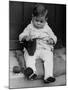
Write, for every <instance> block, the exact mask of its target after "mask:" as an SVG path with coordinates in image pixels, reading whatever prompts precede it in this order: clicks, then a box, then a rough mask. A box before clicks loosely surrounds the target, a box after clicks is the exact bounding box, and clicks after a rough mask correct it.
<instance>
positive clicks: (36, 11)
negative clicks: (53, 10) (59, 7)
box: [33, 4, 48, 17]
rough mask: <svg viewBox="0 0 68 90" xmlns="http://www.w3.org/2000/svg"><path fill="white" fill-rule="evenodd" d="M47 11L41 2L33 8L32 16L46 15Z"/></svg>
mask: <svg viewBox="0 0 68 90" xmlns="http://www.w3.org/2000/svg"><path fill="white" fill-rule="evenodd" d="M47 13H48V10H47V8H45V7H44V5H41V4H36V5H35V7H34V8H33V16H34V17H38V16H44V15H45V16H46V15H47Z"/></svg>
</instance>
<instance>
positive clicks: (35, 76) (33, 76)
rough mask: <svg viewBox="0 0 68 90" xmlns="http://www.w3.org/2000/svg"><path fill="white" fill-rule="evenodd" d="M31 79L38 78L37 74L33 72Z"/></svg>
mask: <svg viewBox="0 0 68 90" xmlns="http://www.w3.org/2000/svg"><path fill="white" fill-rule="evenodd" d="M29 79H30V80H36V79H37V75H36V74H34V73H33V74H32V75H30V76H29Z"/></svg>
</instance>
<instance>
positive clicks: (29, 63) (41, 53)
mask: <svg viewBox="0 0 68 90" xmlns="http://www.w3.org/2000/svg"><path fill="white" fill-rule="evenodd" d="M24 58H25V61H26V67H30V68H32V69H33V71H34V72H36V59H38V58H41V59H42V60H43V61H44V71H45V72H44V80H46V79H47V78H48V77H52V76H53V52H52V51H51V50H47V49H42V48H38V49H36V51H35V53H34V55H33V56H30V55H29V54H28V52H27V50H25V53H24Z"/></svg>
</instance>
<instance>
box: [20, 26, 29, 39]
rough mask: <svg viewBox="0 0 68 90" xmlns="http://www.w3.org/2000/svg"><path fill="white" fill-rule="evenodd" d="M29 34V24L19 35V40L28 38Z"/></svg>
mask: <svg viewBox="0 0 68 90" xmlns="http://www.w3.org/2000/svg"><path fill="white" fill-rule="evenodd" d="M28 36H29V27H28V26H27V27H26V28H25V29H24V31H23V32H22V33H21V34H20V35H19V41H21V40H22V39H26V37H28Z"/></svg>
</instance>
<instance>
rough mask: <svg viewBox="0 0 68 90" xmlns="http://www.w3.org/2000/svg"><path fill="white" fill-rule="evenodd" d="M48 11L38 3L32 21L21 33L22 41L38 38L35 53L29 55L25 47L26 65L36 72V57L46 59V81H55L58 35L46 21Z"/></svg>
mask: <svg viewBox="0 0 68 90" xmlns="http://www.w3.org/2000/svg"><path fill="white" fill-rule="evenodd" d="M47 13H48V10H47V9H46V8H45V7H44V6H43V5H41V4H37V5H36V6H35V7H34V9H33V13H32V20H31V23H30V24H29V25H28V26H27V27H26V28H25V30H24V31H23V32H22V33H21V34H20V35H19V40H20V41H21V40H22V39H26V40H27V41H28V40H33V39H36V50H35V52H34V55H32V56H31V55H29V54H28V51H27V50H26V49H25V53H24V57H25V61H26V67H27V68H30V69H32V70H33V73H34V74H35V72H36V66H35V63H36V59H37V58H41V59H42V60H43V61H44V71H45V72H44V73H45V74H44V83H50V82H54V81H55V78H54V77H53V45H55V44H56V42H57V37H56V36H55V34H54V33H53V32H52V30H51V28H50V27H49V25H48V23H47V21H46V16H47ZM35 75H36V74H35ZM31 76H32V75H31ZM31 76H30V77H31Z"/></svg>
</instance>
